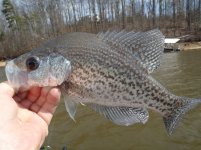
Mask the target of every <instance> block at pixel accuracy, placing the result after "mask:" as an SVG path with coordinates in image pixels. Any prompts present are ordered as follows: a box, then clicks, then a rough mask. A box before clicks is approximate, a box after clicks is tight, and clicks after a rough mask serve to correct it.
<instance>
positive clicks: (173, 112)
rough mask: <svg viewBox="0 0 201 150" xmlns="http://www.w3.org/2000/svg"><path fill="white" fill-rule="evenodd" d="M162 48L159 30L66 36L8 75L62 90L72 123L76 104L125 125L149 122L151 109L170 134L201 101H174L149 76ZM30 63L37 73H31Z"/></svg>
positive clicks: (12, 66)
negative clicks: (36, 66)
mask: <svg viewBox="0 0 201 150" xmlns="http://www.w3.org/2000/svg"><path fill="white" fill-rule="evenodd" d="M163 48H164V36H163V35H162V33H161V32H160V31H159V30H157V29H155V30H151V31H147V32H127V31H125V30H123V31H120V32H116V31H113V32H110V31H108V32H106V33H99V34H98V35H95V34H90V33H79V32H78V33H67V34H64V35H62V36H60V37H58V38H56V39H53V40H51V41H49V42H47V43H45V44H44V45H43V46H41V47H39V48H36V49H34V50H32V51H31V52H29V53H26V54H24V55H22V56H20V57H18V58H16V59H14V60H12V61H10V62H8V63H7V66H6V74H7V77H8V80H9V82H10V83H11V84H12V83H13V85H15V84H17V86H16V87H21V86H26V87H31V86H47V83H46V84H45V83H43V81H49V82H48V83H49V86H60V87H61V90H62V95H63V97H64V101H65V105H66V109H67V111H68V113H69V115H70V117H71V118H72V119H73V120H74V116H75V113H76V106H77V104H78V103H81V104H84V105H87V106H89V107H91V108H92V109H94V110H95V111H96V112H98V113H100V114H102V115H103V116H105V117H106V118H107V119H109V120H111V121H112V122H114V123H115V124H118V125H126V126H128V125H132V124H135V123H143V124H144V123H146V122H147V120H148V118H149V113H148V110H147V109H152V110H154V111H157V112H159V113H160V114H161V115H162V116H163V120H164V124H165V127H166V129H167V131H168V133H169V134H171V133H172V132H173V130H174V129H175V127H176V125H177V124H178V122H179V120H180V118H181V117H182V115H183V114H185V112H187V111H188V110H190V109H191V108H193V107H194V106H196V105H197V104H198V103H200V102H201V100H200V99H190V98H186V97H180V96H176V95H174V94H172V93H170V92H169V91H168V90H167V89H165V88H164V87H163V86H162V85H161V84H160V83H159V82H157V81H156V80H155V79H154V78H153V77H152V76H151V73H152V72H153V71H154V70H155V69H156V68H158V66H159V65H160V58H161V55H162V53H163ZM29 58H32V59H31V60H35V62H34V63H36V64H37V63H38V64H39V65H38V68H36V69H35V70H31V71H30V69H27V68H28V66H27V65H26V64H29V63H26V62H27V61H29ZM34 58H35V59H34ZM21 75H23V76H24V78H22V77H20V76H21ZM23 79H24V80H23ZM25 79H27V81H25ZM18 80H19V81H18ZM57 80H58V81H59V82H57ZM16 81H18V82H16ZM61 81H62V84H60V83H61ZM30 83H31V84H30Z"/></svg>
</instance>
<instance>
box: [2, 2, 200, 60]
mask: <svg viewBox="0 0 201 150" xmlns="http://www.w3.org/2000/svg"><path fill="white" fill-rule="evenodd" d="M1 12H2V13H1V14H0V56H1V58H2V57H13V56H16V55H19V54H22V53H24V52H25V51H27V50H30V49H31V48H33V47H36V46H39V45H40V44H41V43H43V42H44V41H46V40H48V39H50V38H53V37H56V36H58V35H60V34H63V33H65V32H78V31H79V32H80V31H81V32H92V33H98V32H100V31H107V30H122V29H125V30H134V31H146V30H149V29H153V28H159V29H160V30H161V31H162V32H163V33H164V34H165V35H166V36H169V37H174V36H183V35H186V34H200V33H201V0H191V1H190V0H34V1H33V0H18V1H14V0H2V7H1Z"/></svg>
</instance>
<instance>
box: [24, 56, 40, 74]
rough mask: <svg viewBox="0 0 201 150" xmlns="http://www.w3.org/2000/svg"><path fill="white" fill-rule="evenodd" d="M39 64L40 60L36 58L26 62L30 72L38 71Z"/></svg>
mask: <svg viewBox="0 0 201 150" xmlns="http://www.w3.org/2000/svg"><path fill="white" fill-rule="evenodd" d="M39 64H40V63H39V60H38V59H37V58H35V57H30V58H28V59H27V60H26V67H27V69H28V70H29V71H32V70H36V69H37V68H38V67H39Z"/></svg>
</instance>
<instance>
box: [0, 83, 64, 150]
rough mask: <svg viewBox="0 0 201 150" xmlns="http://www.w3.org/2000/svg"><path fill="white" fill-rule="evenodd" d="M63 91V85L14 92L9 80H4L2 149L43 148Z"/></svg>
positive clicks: (1, 88)
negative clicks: (60, 86)
mask: <svg viewBox="0 0 201 150" xmlns="http://www.w3.org/2000/svg"><path fill="white" fill-rule="evenodd" d="M60 95H61V94H60V90H59V89H57V88H50V87H45V88H40V87H33V88H32V89H30V90H29V91H27V92H23V93H20V92H19V93H18V94H16V95H14V89H13V88H12V87H11V86H10V85H9V84H8V83H5V82H4V83H0V149H6V150H16V149H20V150H28V149H29V150H36V149H39V148H40V147H41V145H42V144H43V142H44V140H45V137H46V136H47V135H48V125H49V124H50V121H51V119H52V116H53V113H54V112H55V109H56V107H57V105H58V103H59V99H60Z"/></svg>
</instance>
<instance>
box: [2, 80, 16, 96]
mask: <svg viewBox="0 0 201 150" xmlns="http://www.w3.org/2000/svg"><path fill="white" fill-rule="evenodd" d="M14 93H15V91H14V89H13V88H12V86H11V85H10V84H9V83H8V82H2V83H0V95H8V96H10V97H13V95H14Z"/></svg>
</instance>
